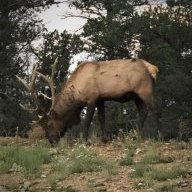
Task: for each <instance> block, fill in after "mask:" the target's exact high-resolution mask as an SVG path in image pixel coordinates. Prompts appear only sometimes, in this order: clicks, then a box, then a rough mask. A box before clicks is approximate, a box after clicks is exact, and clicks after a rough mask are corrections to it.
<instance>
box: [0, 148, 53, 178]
mask: <svg viewBox="0 0 192 192" xmlns="http://www.w3.org/2000/svg"><path fill="white" fill-rule="evenodd" d="M50 161H51V157H50V155H49V153H48V149H46V148H42V147H34V148H31V147H30V148H26V147H21V146H7V147H0V174H3V173H8V172H9V171H13V172H14V171H15V172H16V171H21V172H24V174H25V175H27V176H30V175H31V174H37V173H40V167H41V165H42V164H46V163H49V162H50Z"/></svg>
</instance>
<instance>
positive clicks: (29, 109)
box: [16, 65, 38, 111]
mask: <svg viewBox="0 0 192 192" xmlns="http://www.w3.org/2000/svg"><path fill="white" fill-rule="evenodd" d="M37 67H38V66H37V65H35V66H34V68H33V71H32V76H31V82H30V83H29V84H28V83H27V82H26V81H25V80H24V79H22V78H20V77H19V76H17V75H16V78H17V79H18V80H19V81H20V82H21V83H22V84H23V85H24V87H25V88H26V89H27V90H28V91H29V92H30V93H31V96H32V98H33V100H34V102H35V105H36V107H35V108H28V107H26V106H24V105H22V104H19V105H20V106H21V107H22V108H23V109H24V110H27V111H36V110H38V106H37V95H36V94H35V92H34V90H33V88H34V83H35V79H36V75H37Z"/></svg>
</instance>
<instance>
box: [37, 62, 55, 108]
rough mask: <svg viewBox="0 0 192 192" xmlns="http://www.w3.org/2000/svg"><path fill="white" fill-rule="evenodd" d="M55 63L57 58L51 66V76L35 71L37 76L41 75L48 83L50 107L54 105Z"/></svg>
mask: <svg viewBox="0 0 192 192" xmlns="http://www.w3.org/2000/svg"><path fill="white" fill-rule="evenodd" d="M57 63H58V58H56V59H55V62H54V63H53V65H52V66H51V77H47V76H45V75H43V74H42V73H40V72H38V71H37V74H38V75H39V76H41V77H42V78H43V79H44V80H45V81H46V82H47V83H48V85H49V87H50V89H51V95H52V96H51V100H52V105H51V108H52V107H53V106H54V103H55V90H54V75H55V70H56V65H57Z"/></svg>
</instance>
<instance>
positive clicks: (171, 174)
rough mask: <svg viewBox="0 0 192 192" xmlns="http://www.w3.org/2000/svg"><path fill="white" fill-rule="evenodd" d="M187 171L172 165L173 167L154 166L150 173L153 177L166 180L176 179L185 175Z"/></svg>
mask: <svg viewBox="0 0 192 192" xmlns="http://www.w3.org/2000/svg"><path fill="white" fill-rule="evenodd" d="M186 173H187V171H186V170H185V169H182V168H178V167H172V168H171V169H167V168H161V169H157V168H153V169H151V171H150V173H149V175H150V177H151V178H152V179H154V180H158V181H165V180H167V179H174V178H177V177H181V176H185V175H186Z"/></svg>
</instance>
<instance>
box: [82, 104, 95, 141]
mask: <svg viewBox="0 0 192 192" xmlns="http://www.w3.org/2000/svg"><path fill="white" fill-rule="evenodd" d="M94 112H95V103H94V104H89V105H88V106H87V114H86V119H85V130H84V132H83V138H84V139H85V141H87V140H88V135H89V127H90V124H91V121H92V119H93V115H94Z"/></svg>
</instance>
